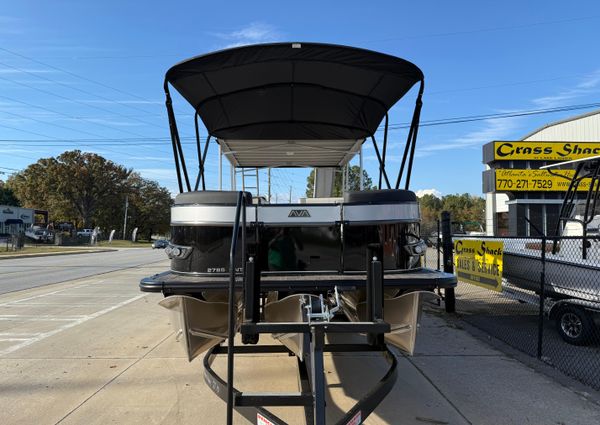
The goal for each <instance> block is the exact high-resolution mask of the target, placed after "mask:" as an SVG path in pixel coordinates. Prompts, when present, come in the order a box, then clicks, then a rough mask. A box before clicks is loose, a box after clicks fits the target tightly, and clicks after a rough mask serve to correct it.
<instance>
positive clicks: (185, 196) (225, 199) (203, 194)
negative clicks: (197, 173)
mask: <svg viewBox="0 0 600 425" xmlns="http://www.w3.org/2000/svg"><path fill="white" fill-rule="evenodd" d="M238 193H239V192H237V191H233V190H232V191H228V190H227V191H225V190H202V191H194V192H183V193H180V194H179V195H177V196H176V197H175V205H190V204H203V205H236V204H237V199H238ZM244 196H245V197H246V205H252V194H251V193H249V192H244Z"/></svg>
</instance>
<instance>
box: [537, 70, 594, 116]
mask: <svg viewBox="0 0 600 425" xmlns="http://www.w3.org/2000/svg"><path fill="white" fill-rule="evenodd" d="M599 86H600V69H597V70H596V71H594V72H592V73H590V74H588V75H586V76H585V77H583V78H582V79H581V81H580V82H579V83H578V84H577V85H576V86H575V87H574V88H571V89H567V90H562V91H560V92H559V93H557V94H555V95H551V96H543V97H538V98H536V99H533V100H532V102H533V103H534V104H535V105H536V106H538V107H541V108H554V107H556V106H564V104H565V102H566V101H570V100H573V99H577V98H580V97H583V96H587V95H589V94H592V93H597V92H598V91H600V87H599Z"/></svg>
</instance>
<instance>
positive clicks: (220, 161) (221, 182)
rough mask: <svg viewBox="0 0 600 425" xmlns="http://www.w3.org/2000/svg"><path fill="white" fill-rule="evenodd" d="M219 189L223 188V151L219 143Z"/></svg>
mask: <svg viewBox="0 0 600 425" xmlns="http://www.w3.org/2000/svg"><path fill="white" fill-rule="evenodd" d="M219 190H223V152H222V151H221V145H219Z"/></svg>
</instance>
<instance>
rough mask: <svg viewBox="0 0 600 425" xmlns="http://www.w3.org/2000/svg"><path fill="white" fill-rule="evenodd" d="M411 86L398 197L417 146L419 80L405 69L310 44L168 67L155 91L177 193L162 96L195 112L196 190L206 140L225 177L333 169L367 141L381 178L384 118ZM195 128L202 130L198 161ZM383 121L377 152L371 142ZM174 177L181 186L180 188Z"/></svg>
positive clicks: (414, 70) (230, 52)
mask: <svg viewBox="0 0 600 425" xmlns="http://www.w3.org/2000/svg"><path fill="white" fill-rule="evenodd" d="M416 83H420V86H419V92H418V95H417V102H416V106H415V111H414V115H413V119H412V122H411V127H410V130H409V134H408V139H407V143H406V146H405V149H404V156H403V160H402V163H401V167H400V170H399V173H398V178H397V179H396V185H395V187H396V188H399V186H400V181H401V179H402V177H403V174H404V173H405V172H406V180H405V188H406V189H408V186H409V182H410V174H411V169H412V162H413V157H414V151H415V144H416V139H417V131H418V123H419V115H420V109H421V105H422V102H421V97H422V94H423V89H424V77H423V73H422V72H421V70H420V69H419V68H418V67H417V66H415V65H414V64H412V63H410V62H408V61H406V60H403V59H400V58H397V57H394V56H390V55H386V54H382V53H377V52H373V51H369V50H364V49H358V48H353V47H346V46H338V45H331V44H319V43H276V44H261V45H253V46H245V47H239V48H234V49H227V50H222V51H219V52H216V53H210V54H207V55H202V56H197V57H195V58H192V59H189V60H186V61H184V62H181V63H179V64H177V65H175V66H173V67H172V68H171V69H169V71H168V72H167V74H166V76H165V82H164V89H165V94H166V106H167V112H168V117H169V124H170V131H171V139H172V144H173V153H174V157H175V166H176V169H177V178H178V183H179V190H180V192H183V191H184V183H185V187H186V189H187V190H188V191H190V190H192V187H191V185H190V182H189V177H188V173H187V169H186V165H185V159H184V155H183V150H182V148H181V141H180V138H179V132H178V129H177V123H176V120H175V114H174V112H173V107H172V100H171V95H170V92H169V86H172V87H174V88H175V89H176V90H177V91H178V92H179V93H180V94H181V95H182V96H183V97H184V98H185V99H186V100H187V101H188V102H189V103H190V105H192V107H193V108H194V110H195V129H196V141H197V150H198V160H199V163H200V167H199V168H200V169H199V173H198V177H197V179H196V185H195V187H194V190H197V189H198V186H199V183H200V182H201V183H202V189H204V188H205V182H204V162H205V160H206V152H207V148H208V143H209V141H210V139H211V138H215V139H216V140H217V142H218V143H219V144H220V146H221V147H222V149H223V152H224V154H225V155H226V157H227V158H228V159H229V161H230V162H231V163H232V165H233V166H234V167H339V166H342V165H344V164H346V163H348V162H349V161H350V160H351V159H352V157H353V156H354V155H355V154H356V153H357V152H358V150H359V149H360V146H361V145H362V143H363V142H364V141H365V140H366V139H371V140H372V141H373V143H374V145H375V152H376V155H377V158H378V160H379V165H380V181H381V177H382V176H383V178H384V180H385V183H386V185H387V187H388V188H391V184H390V180H389V178H388V176H387V173H386V172H385V157H386V149H387V133H388V111H389V109H390V108H391V107H392V106H393V105H394V104H395V103H396V102H397V101H398V100H399V99H400V98H402V97H403V96H404V95H405V94H406V93H407V92H408V91H409V90H410V89H411V88H412V87H413V86H414V85H415V84H416ZM199 119H201V120H202V122H203V123H204V125H205V127H206V129H207V130H208V135H209V136H208V138H207V140H206V144H205V146H204V152H202V151H201V146H200V137H199V122H198V121H199ZM384 119H385V127H384V137H383V139H384V140H383V149H382V152H380V150H379V147H378V146H377V143H376V141H375V137H374V135H375V132H376V131H377V129H378V127H379V125H380V124H381V122H382V121H383V120H384ZM182 175H183V179H182Z"/></svg>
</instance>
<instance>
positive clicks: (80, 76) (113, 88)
mask: <svg viewBox="0 0 600 425" xmlns="http://www.w3.org/2000/svg"><path fill="white" fill-rule="evenodd" d="M0 50H2V51H4V52H7V53H10V54H11V55H15V56H18V57H20V58H23V59H27V60H29V61H31V62H34V63H37V64H38V65H42V66H46V67H48V68H50V69H54V70H56V71H59V72H62V73H64V74H67V75H70V76H72V77H75V78H79V79H80V80H83V81H87V82H89V83H92V84H96V85H99V86H101V87H104V88H107V89H110V90H114V91H116V92H117V93H121V94H124V95H127V96H131V97H133V98H136V99H138V100H144V101H147V102H151V100H149V99H146V98H144V97H142V96H138V95H137V94H134V93H130V92H127V91H125V90H122V89H119V88H116V87H112V86H109V85H108V84H105V83H102V82H100V81H96V80H93V79H91V78H88V77H84V76H82V75H79V74H76V73H74V72H71V71H68V70H66V69H62V68H59V67H57V66H54V65H50V64H48V63H46V62H42V61H40V60H38V59H34V58H31V57H29V56H25V55H24V54H22V53H17V52H15V51H12V50H9V49H7V48H5V47H0Z"/></svg>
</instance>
